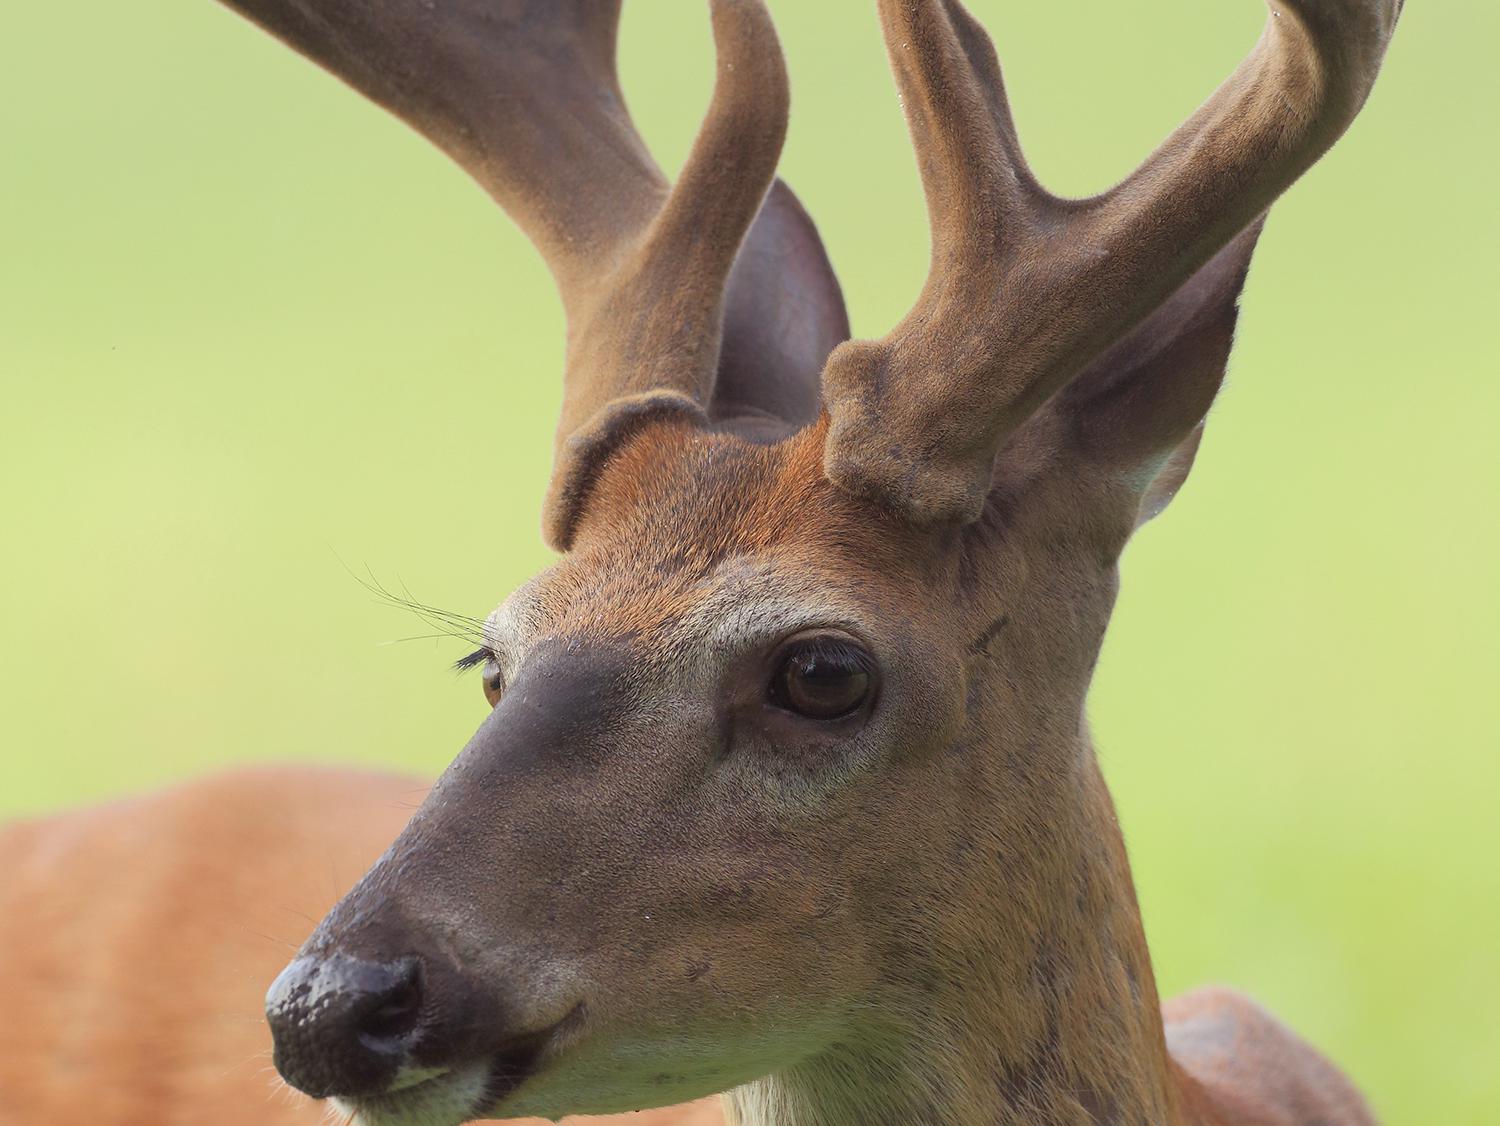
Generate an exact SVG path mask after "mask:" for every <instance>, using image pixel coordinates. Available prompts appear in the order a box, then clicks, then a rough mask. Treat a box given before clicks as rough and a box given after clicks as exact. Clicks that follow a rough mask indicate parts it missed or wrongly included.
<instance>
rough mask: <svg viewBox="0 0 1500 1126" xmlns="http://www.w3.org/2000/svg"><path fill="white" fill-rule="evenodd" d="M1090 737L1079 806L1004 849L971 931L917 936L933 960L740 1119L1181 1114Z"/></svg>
mask: <svg viewBox="0 0 1500 1126" xmlns="http://www.w3.org/2000/svg"><path fill="white" fill-rule="evenodd" d="M1081 752H1082V753H1081V757H1080V761H1079V764H1078V765H1079V769H1080V772H1081V773H1080V783H1081V785H1080V786H1079V788H1078V790H1077V798H1078V800H1077V801H1076V803H1074V802H1070V803H1068V804H1070V805H1071V806H1072V808H1069V809H1064V810H1057V811H1054V812H1055V813H1057V814H1058V816H1057V817H1056V820H1055V821H1054V822H1053V823H1052V824H1050V825H1049V826H1048V827H1047V828H1046V829H1043V830H1041V831H1040V833H1038V832H1037V830H1036V828H1035V826H1033V834H1034V837H1035V838H1037V839H1033V840H1028V843H1027V846H1026V849H1025V850H1024V851H1025V852H1026V853H1027V854H1028V855H1026V856H1023V855H1021V852H1022V851H1023V850H1020V849H1017V850H1010V849H1001V850H999V864H1000V866H1001V867H1004V868H1005V869H1007V870H1006V871H1005V872H1003V873H1002V872H999V871H997V870H993V869H992V870H990V871H989V873H988V875H989V876H991V877H992V878H993V880H994V881H995V886H999V887H1002V888H1004V896H1003V901H1002V900H1001V899H997V897H995V896H994V894H993V893H991V894H990V895H989V897H988V898H985V899H983V900H976V901H975V904H974V910H973V911H972V916H973V918H974V919H975V920H976V922H977V925H975V926H973V927H972V928H966V930H967V933H966V934H965V935H963V936H960V937H954V936H952V935H943V936H937V935H933V936H931V940H930V941H929V940H928V936H923V937H922V938H921V939H920V940H913V941H910V942H909V943H907V944H906V947H905V948H906V949H907V950H908V951H909V952H910V956H915V957H921V956H922V953H923V952H926V953H927V954H929V955H930V957H929V958H928V960H927V961H926V964H921V965H911V966H906V967H903V971H902V972H901V973H900V974H898V975H896V976H898V977H900V978H902V979H903V983H902V984H894V985H891V986H890V987H889V988H888V991H887V993H886V995H885V996H883V997H880V998H877V999H876V1000H875V1001H874V1002H873V1003H872V1004H871V1005H870V1009H871V1011H872V1013H873V1014H874V1015H873V1016H872V1017H871V1018H869V1019H867V1020H866V1021H865V1022H863V1023H862V1024H861V1025H860V1026H858V1027H855V1028H853V1029H851V1030H850V1034H849V1035H848V1036H847V1037H844V1038H841V1040H840V1042H839V1043H837V1044H836V1045H834V1046H832V1047H831V1048H829V1049H827V1050H825V1051H824V1052H822V1053H820V1054H818V1055H816V1056H814V1057H813V1058H811V1059H809V1060H806V1061H804V1062H802V1063H800V1064H798V1065H797V1066H795V1067H792V1068H788V1069H786V1070H783V1071H781V1072H778V1073H776V1074H773V1075H770V1076H766V1077H764V1078H762V1079H760V1080H757V1081H755V1082H753V1083H750V1084H747V1085H746V1086H743V1087H740V1088H738V1089H736V1090H734V1091H731V1092H729V1093H728V1094H727V1095H726V1097H725V1101H726V1105H727V1110H728V1118H729V1121H730V1123H732V1124H738V1126H814V1124H816V1126H854V1124H857V1123H870V1122H906V1123H944V1124H948V1123H956V1124H965V1126H967V1124H975V1126H979V1124H985V1126H989V1124H1000V1123H1038V1122H1059V1123H1060V1122H1069V1123H1088V1122H1098V1123H1112V1124H1113V1123H1120V1124H1123V1123H1147V1122H1149V1123H1163V1122H1177V1121H1179V1120H1180V1118H1181V1112H1180V1109H1179V1106H1178V1103H1179V1098H1178V1095H1177V1092H1176V1089H1175V1084H1174V1082H1173V1079H1172V1073H1171V1069H1170V1064H1169V1060H1168V1056H1167V1051H1166V1045H1165V1042H1164V1037H1163V1030H1162V1020H1161V1012H1160V1009H1159V1006H1158V999H1157V993H1156V984H1155V979H1154V977H1153V974H1152V970H1151V961H1150V957H1149V954H1148V953H1147V949H1146V942H1145V936H1144V933H1143V931H1142V928H1141V920H1140V912H1139V909H1138V907H1137V905H1136V899H1135V890H1134V886H1133V883H1132V880H1131V877H1130V871H1129V867H1128V865H1127V863H1126V859H1125V850H1124V844H1123V841H1122V839H1121V837H1120V832H1119V828H1118V825H1117V822H1116V820H1115V814H1114V807H1113V803H1112V802H1111V800H1110V797H1109V793H1108V791H1107V789H1106V788H1105V785H1104V782H1103V779H1102V778H1101V777H1100V776H1099V773H1098V768H1097V765H1096V764H1095V762H1094V758H1093V754H1092V751H1091V750H1090V749H1088V748H1087V747H1084V748H1081ZM1003 837H1004V834H1002V838H1003ZM1006 839H1025V838H1006ZM976 851H977V850H976ZM991 851H992V852H993V851H994V850H991ZM969 867H971V868H972V869H973V870H976V871H981V872H982V871H983V870H984V866H983V865H981V864H978V863H975V864H972V865H970V866H969ZM981 878H982V877H981ZM970 886H972V885H970ZM958 913H960V914H965V915H968V914H971V912H969V911H967V910H961V911H959V912H958ZM918 933H920V932H918Z"/></svg>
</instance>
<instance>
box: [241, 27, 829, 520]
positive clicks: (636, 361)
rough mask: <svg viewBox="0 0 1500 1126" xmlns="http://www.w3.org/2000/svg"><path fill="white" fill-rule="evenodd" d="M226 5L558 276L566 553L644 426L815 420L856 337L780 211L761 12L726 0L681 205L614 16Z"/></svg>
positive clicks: (800, 233) (799, 226) (799, 218)
mask: <svg viewBox="0 0 1500 1126" xmlns="http://www.w3.org/2000/svg"><path fill="white" fill-rule="evenodd" d="M227 2H228V3H229V4H230V6H231V7H233V8H236V9H237V10H239V11H241V12H242V13H244V14H245V15H247V16H249V17H250V18H251V19H253V20H255V21H256V22H257V23H259V24H261V25H262V26H264V27H265V28H267V29H268V30H269V31H271V32H272V33H274V34H275V35H277V36H279V37H280V38H282V39H284V40H286V41H287V42H288V43H289V44H290V45H291V46H293V47H295V48H296V49H297V50H299V51H301V52H302V53H303V54H305V55H307V56H308V57H310V58H311V59H313V60H314V61H315V62H318V63H319V64H321V65H322V66H324V67H326V68H327V69H329V70H330V71H332V72H333V73H334V74H336V75H337V76H339V77H340V78H342V79H343V80H345V81H346V82H348V83H350V84H351V85H352V86H354V87H355V88H356V89H358V90H360V91H361V92H362V93H364V94H365V95H367V96H368V97H370V98H371V99H373V100H374V101H376V102H378V103H380V104H381V105H383V106H385V107H386V108H387V109H389V110H390V111H391V112H393V113H394V114H395V115H396V116H398V117H400V118H401V119H402V120H404V121H406V122H407V123H408V124H410V125H412V126H413V127H414V128H416V129H417V130H418V131H420V132H421V133H423V134H424V135H425V136H427V137H428V138H429V139H430V140H432V141H433V142H435V143H436V144H437V145H438V146H440V147H441V148H442V149H444V150H445V151H446V152H447V153H448V154H449V155H450V156H451V157H453V158H454V159H455V160H456V161H457V162H458V163H459V164H460V165H461V166H462V167H463V168H464V169H466V170H467V171H468V172H469V173H470V174H471V175H472V176H473V177H474V178H475V179H476V180H477V181H478V182H479V183H480V185H481V186H483V187H484V188H485V190H486V191H488V192H489V193H490V195H492V196H493V197H494V198H495V199H496V200H497V201H498V202H499V203H500V204H501V206H503V207H504V208H505V210H506V211H507V212H508V213H509V214H510V215H511V217H512V218H513V219H514V220H515V221H516V223H517V224H519V225H520V227H521V228H522V230H524V231H525V232H526V234H527V236H528V237H529V238H530V239H531V240H532V242H533V243H535V244H536V247H537V249H538V250H539V251H540V252H541V254H542V257H543V258H544V259H545V260H546V262H547V265H548V268H549V269H550V270H551V272H552V275H553V277H554V278H555V279H556V282H557V286H558V289H559V291H560V293H561V295H562V301H563V306H564V309H565V311H566V313H567V318H568V343H567V360H566V370H565V374H564V397H563V409H562V418H561V422H560V424H559V426H558V434H557V449H556V463H555V466H554V473H553V480H552V485H551V489H550V491H549V495H548V500H547V505H546V512H545V518H544V528H545V531H546V535H547V538H548V540H549V542H551V543H552V544H553V546H555V547H557V548H559V549H566V548H567V547H568V546H569V545H570V543H571V541H572V539H573V534H574V530H575V526H576V523H577V520H578V518H579V514H580V512H581V508H582V505H583V502H584V499H585V497H586V496H587V493H588V488H589V484H590V481H591V479H592V477H593V475H594V473H595V472H596V470H597V467H598V465H599V464H600V463H601V462H602V461H603V459H605V458H606V457H607V456H608V455H609V453H610V451H611V450H612V449H613V448H614V447H615V446H617V445H618V443H619V442H620V441H622V440H623V439H624V438H625V437H626V436H627V435H628V434H629V433H631V432H632V431H633V430H635V429H636V428H638V427H639V426H641V425H642V424H644V423H645V422H647V421H649V420H650V419H653V418H659V417H662V416H664V415H681V416H687V417H689V418H693V419H696V420H698V421H699V422H700V423H703V422H705V421H706V420H707V419H708V418H709V417H710V416H712V417H713V418H714V420H715V421H716V422H719V423H722V424H724V425H728V426H736V425H744V426H745V427H746V428H748V429H751V430H764V429H765V428H766V427H765V424H766V422H767V421H768V420H769V421H771V422H774V423H777V424H782V423H784V424H785V426H786V427H795V426H797V425H800V424H802V423H805V422H807V421H810V420H811V419H812V418H813V417H814V416H815V414H816V411H817V374H818V369H819V368H820V367H821V366H822V364H823V361H824V359H825V357H826V356H827V355H828V353H829V351H830V350H831V349H832V348H833V346H834V345H836V344H837V343H838V342H839V341H841V340H843V339H845V338H846V337H847V336H848V322H847V319H846V317H845V314H844V306H843V300H842V298H841V297H840V295H839V291H838V284H837V282H836V281H834V278H833V271H832V270H831V268H829V266H828V264H827V260H826V258H825V257H824V256H823V252H822V246H821V244H820V243H819V242H818V238H817V234H816V231H814V230H813V228H812V224H811V221H810V220H809V219H808V218H807V216H806V214H805V213H804V212H803V211H802V209H801V207H800V205H799V204H798V203H797V201H796V199H795V197H794V196H793V195H792V194H791V192H790V191H789V190H788V189H787V188H786V187H785V186H784V185H780V184H777V185H776V187H775V189H774V190H772V191H770V194H769V195H768V194H767V193H768V189H770V188H771V187H772V182H773V177H774V175H775V170H776V162H777V159H778V157H779V155H780V152H781V144H782V139H783V137H784V135H785V131H786V120H787V81H786V70H785V67H784V64H783V62H782V56H781V48H780V46H779V44H778V43H777V40H776V33H775V31H774V29H773V28H772V26H771V21H770V16H769V15H768V13H767V12H766V9H765V6H764V4H763V3H762V2H761V0H712V3H711V5H710V7H711V11H712V15H713V28H714V41H715V45H716V49H717V52H718V77H717V80H716V83H715V86H714V94H713V98H712V102H711V104H710V106H709V109H708V113H707V116H706V117H705V119H704V122H703V126H702V128H701V129H700V131H699V134H698V137H697V141H696V143H695V144H694V146H693V148H692V151H691V153H690V155H689V156H688V159H687V163H686V165H685V166H684V168H683V170H682V173H681V175H680V176H679V178H678V181H677V183H676V185H675V186H673V187H670V188H669V186H668V185H667V182H666V179H665V178H664V177H663V176H662V174H661V172H660V170H659V169H658V168H657V166H656V164H655V163H654V162H653V160H652V159H651V156H650V154H649V153H648V152H647V150H646V146H645V144H644V142H643V141H642V140H641V138H640V136H639V134H638V133H637V132H636V130H635V127H634V125H633V124H632V123H631V120H630V115H629V113H628V112H627V110H626V108H625V102H624V97H623V95H622V94H621V91H620V85H619V80H618V77H617V76H616V73H615V40H616V30H617V27H618V21H619V13H620V3H619V0H444V2H443V3H442V4H418V3H412V2H403V0H227ZM752 224H753V226H752ZM747 232H748V235H747ZM773 430H774V431H775V432H780V429H778V428H774V427H773Z"/></svg>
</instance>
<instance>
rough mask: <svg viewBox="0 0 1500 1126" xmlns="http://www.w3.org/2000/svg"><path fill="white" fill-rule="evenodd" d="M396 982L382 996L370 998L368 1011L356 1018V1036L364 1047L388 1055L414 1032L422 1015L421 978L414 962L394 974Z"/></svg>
mask: <svg viewBox="0 0 1500 1126" xmlns="http://www.w3.org/2000/svg"><path fill="white" fill-rule="evenodd" d="M397 972H398V973H399V974H400V980H398V981H395V982H393V983H392V985H391V986H390V988H389V989H388V990H387V991H386V992H385V994H384V995H382V996H376V997H371V998H370V1002H369V1007H368V1008H366V1010H365V1011H364V1012H363V1013H362V1014H360V1015H359V1017H358V1018H357V1025H358V1027H357V1034H358V1036H359V1038H360V1040H361V1041H362V1042H363V1043H364V1044H365V1046H366V1047H369V1048H372V1049H374V1050H376V1051H381V1050H385V1051H389V1050H390V1049H392V1048H394V1047H397V1046H398V1042H400V1041H405V1040H407V1039H408V1038H410V1036H411V1034H412V1033H413V1032H414V1031H416V1028H417V1023H418V1018H419V1017H420V1016H421V1013H422V977H421V970H420V968H419V967H418V966H417V964H416V963H415V962H408V963H406V964H404V965H403V966H401V967H400V968H399V969H398V971H397Z"/></svg>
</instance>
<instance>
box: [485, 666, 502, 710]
mask: <svg viewBox="0 0 1500 1126" xmlns="http://www.w3.org/2000/svg"><path fill="white" fill-rule="evenodd" d="M483 675H484V698H485V699H486V700H488V701H489V702H490V707H492V708H493V707H495V706H497V705H498V704H499V703H500V697H501V696H503V695H505V674H504V673H503V672H501V671H500V666H499V664H498V663H496V662H495V661H486V662H485V666H484V674H483Z"/></svg>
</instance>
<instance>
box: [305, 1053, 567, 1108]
mask: <svg viewBox="0 0 1500 1126" xmlns="http://www.w3.org/2000/svg"><path fill="white" fill-rule="evenodd" d="M553 1031H554V1029H548V1030H547V1032H544V1033H540V1034H538V1035H536V1036H531V1037H527V1038H525V1039H523V1040H519V1041H517V1042H516V1043H515V1044H513V1045H511V1046H510V1047H509V1048H507V1049H506V1050H504V1051H503V1052H500V1053H499V1054H497V1055H495V1056H492V1057H490V1058H489V1059H481V1060H475V1061H472V1062H469V1063H464V1064H459V1065H457V1066H454V1067H448V1068H421V1069H413V1070H410V1071H408V1072H406V1073H405V1074H402V1075H398V1076H397V1077H396V1079H395V1081H394V1082H393V1083H392V1084H391V1086H390V1087H389V1088H388V1089H387V1090H386V1091H385V1092H384V1093H382V1094H379V1095H370V1096H365V1097H363V1098H358V1099H334V1100H332V1102H333V1105H334V1107H336V1108H337V1109H338V1111H339V1112H340V1113H341V1114H343V1115H345V1116H346V1117H347V1118H348V1119H349V1122H350V1124H351V1126H460V1124H461V1123H464V1122H470V1121H472V1120H474V1119H475V1118H479V1117H483V1116H486V1115H488V1114H489V1113H490V1112H491V1110H492V1108H494V1107H496V1106H498V1105H499V1104H501V1103H504V1102H505V1101H506V1100H508V1099H509V1098H510V1096H511V1095H513V1094H514V1093H515V1092H516V1090H517V1088H519V1087H520V1086H521V1085H522V1084H523V1083H525V1082H526V1081H527V1080H528V1079H530V1078H531V1077H532V1076H533V1075H534V1074H535V1073H536V1071H537V1070H538V1068H539V1067H540V1066H541V1057H542V1053H543V1050H544V1049H545V1048H546V1046H547V1044H548V1043H549V1041H550V1039H551V1033H552V1032H553Z"/></svg>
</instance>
